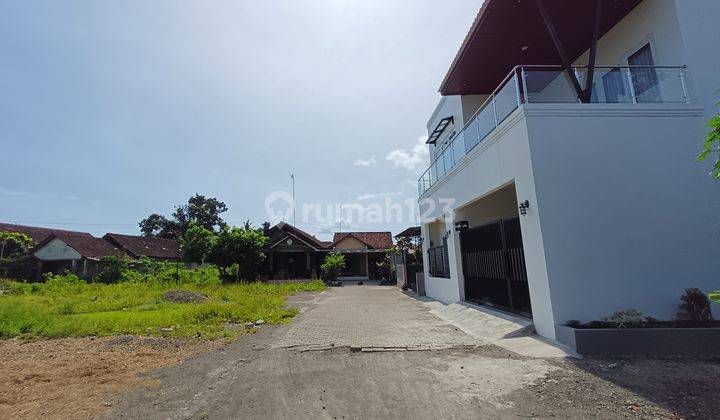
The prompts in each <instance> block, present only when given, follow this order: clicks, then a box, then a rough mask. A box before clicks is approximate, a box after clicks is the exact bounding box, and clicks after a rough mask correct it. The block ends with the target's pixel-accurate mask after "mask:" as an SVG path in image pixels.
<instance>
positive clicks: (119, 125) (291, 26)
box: [0, 0, 482, 237]
mask: <svg viewBox="0 0 720 420" xmlns="http://www.w3.org/2000/svg"><path fill="white" fill-rule="evenodd" d="M481 3H482V2H481V1H480V0H474V1H465V0H463V1H453V2H437V1H430V0H423V1H410V0H402V1H379V0H377V1H376V0H369V1H368V0H343V1H341V0H334V1H333V0H307V1H302V2H300V1H296V0H293V1H291V0H284V1H259V0H255V1H220V0H219V1H212V2H205V1H193V2H189V1H122V2H114V1H63V2H58V1H34V0H30V1H0V63H1V64H2V65H0V92H2V94H1V95H0V142H1V146H2V148H1V149H0V150H2V152H1V154H0V162H1V163H0V221H4V222H7V221H11V222H12V221H18V222H23V223H29V222H33V223H39V224H42V225H44V226H51V227H59V228H65V229H72V230H82V231H89V232H92V233H94V234H98V235H101V234H104V233H105V232H108V231H110V232H121V233H137V232H138V228H137V222H138V221H139V220H140V219H142V218H143V217H145V216H146V215H148V214H150V213H153V212H159V213H168V214H169V213H170V212H171V211H172V208H173V206H174V205H176V204H180V203H183V202H186V201H187V198H188V197H189V196H190V195H193V194H195V193H200V194H205V195H209V196H215V197H217V198H218V199H220V200H222V201H224V202H225V203H227V205H228V207H229V211H228V212H227V213H226V214H225V219H226V220H227V221H229V222H234V223H238V224H239V223H241V222H242V221H244V220H246V219H250V220H252V221H253V222H255V223H256V224H260V223H262V222H263V221H264V220H266V219H267V218H268V217H267V215H266V212H265V208H264V201H265V198H266V196H267V195H268V194H269V193H271V192H273V191H276V190H286V191H289V190H290V174H291V173H294V174H295V177H296V196H297V201H298V202H299V203H300V204H303V203H319V204H322V205H326V204H334V203H348V202H358V203H364V204H367V203H373V202H377V203H382V202H383V201H384V200H385V199H386V198H391V199H392V200H394V201H396V202H402V200H405V199H407V198H414V197H416V195H417V189H416V187H415V181H416V179H417V177H418V174H419V173H420V172H421V171H422V170H423V169H424V166H426V164H427V162H426V159H427V156H426V153H425V151H424V148H423V147H419V146H418V139H419V138H420V137H421V136H422V135H423V134H425V123H426V121H427V118H428V117H429V115H430V113H431V112H432V110H433V108H434V106H435V104H436V103H437V101H438V99H439V94H438V93H437V88H438V86H439V84H440V82H441V80H442V78H443V76H444V74H445V72H446V71H447V68H448V67H449V65H450V62H451V61H452V58H453V57H454V55H455V53H456V52H457V49H458V47H459V45H460V43H461V42H462V39H463V37H464V36H465V33H466V32H467V30H468V28H469V27H470V25H471V23H472V20H473V18H474V16H475V14H476V13H477V10H478V9H479V8H480V5H481ZM298 225H299V227H300V228H303V229H306V230H308V231H310V232H312V233H315V234H317V235H318V236H320V237H327V236H328V233H329V232H331V231H333V230H336V229H335V226H332V225H330V226H328V223H319V222H317V221H309V222H308V224H300V223H298ZM406 225H407V223H402V222H388V221H385V222H382V223H375V222H373V223H369V222H365V223H357V222H352V223H351V226H349V227H346V229H351V230H392V231H394V232H397V231H399V230H402V229H404V228H405V227H406Z"/></svg>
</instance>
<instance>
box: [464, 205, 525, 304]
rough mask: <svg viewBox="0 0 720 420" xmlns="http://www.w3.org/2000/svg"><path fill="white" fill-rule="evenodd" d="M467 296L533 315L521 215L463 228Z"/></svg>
mask: <svg viewBox="0 0 720 420" xmlns="http://www.w3.org/2000/svg"><path fill="white" fill-rule="evenodd" d="M460 246H461V249H462V266H463V274H464V276H465V300H467V301H470V302H475V303H480V304H484V305H490V306H494V307H498V308H502V309H506V310H510V311H513V312H516V313H519V314H521V315H524V316H528V317H530V316H532V309H531V307H530V292H529V289H528V280H527V271H526V269H525V254H524V253H523V245H522V235H521V231H520V219H519V218H517V217H514V218H508V219H501V220H498V221H495V222H491V223H488V224H485V225H482V226H478V227H474V228H472V229H468V230H466V231H463V232H460Z"/></svg>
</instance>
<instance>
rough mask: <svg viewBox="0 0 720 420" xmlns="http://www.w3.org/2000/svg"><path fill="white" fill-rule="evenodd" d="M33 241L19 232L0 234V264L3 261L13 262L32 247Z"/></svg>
mask: <svg viewBox="0 0 720 420" xmlns="http://www.w3.org/2000/svg"><path fill="white" fill-rule="evenodd" d="M34 243H35V242H34V241H33V240H32V239H31V238H30V237H29V236H27V235H25V234H23V233H19V232H0V264H2V262H3V261H4V260H6V261H8V262H10V261H13V260H15V259H16V258H17V257H20V256H22V255H24V254H27V253H28V251H30V249H31V248H32V247H33V245H34Z"/></svg>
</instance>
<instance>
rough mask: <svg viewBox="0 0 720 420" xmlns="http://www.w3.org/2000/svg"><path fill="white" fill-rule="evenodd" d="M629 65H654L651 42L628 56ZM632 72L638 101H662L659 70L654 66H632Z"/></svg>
mask: <svg viewBox="0 0 720 420" xmlns="http://www.w3.org/2000/svg"><path fill="white" fill-rule="evenodd" d="M628 65H630V66H654V65H655V60H653V56H652V50H651V49H650V44H645V45H644V46H643V47H642V48H640V49H639V50H637V51H636V52H635V53H633V54H632V55H631V56H630V57H628ZM630 74H631V75H632V88H633V90H634V93H635V99H636V100H637V102H662V97H661V96H660V86H659V83H658V76H657V72H656V71H655V69H654V68H653V67H636V68H632V67H631V68H630Z"/></svg>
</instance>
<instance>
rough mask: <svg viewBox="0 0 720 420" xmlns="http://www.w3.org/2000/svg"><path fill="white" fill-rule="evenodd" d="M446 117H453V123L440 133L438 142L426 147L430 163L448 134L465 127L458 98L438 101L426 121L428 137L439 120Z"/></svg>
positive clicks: (446, 97) (460, 102)
mask: <svg viewBox="0 0 720 420" xmlns="http://www.w3.org/2000/svg"><path fill="white" fill-rule="evenodd" d="M446 117H453V123H452V124H451V125H449V126H448V127H447V128H446V129H445V131H444V132H443V133H442V135H441V136H440V138H438V141H437V142H436V143H435V144H429V145H428V147H429V150H430V160H431V161H432V160H433V159H434V158H435V153H436V149H438V148H440V146H441V145H442V144H443V143H444V142H445V141H447V140H448V138H449V136H450V134H451V133H452V132H453V131H454V132H458V131H460V129H461V128H462V127H463V125H465V120H464V119H463V109H462V101H461V98H460V96H443V97H442V98H441V99H440V102H439V103H438V105H437V106H436V107H435V111H433V114H432V115H431V116H430V119H429V120H428V123H427V132H428V135H429V134H430V133H431V132H432V131H433V130H434V129H435V127H437V125H438V123H439V122H440V120H442V119H443V118H446Z"/></svg>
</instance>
